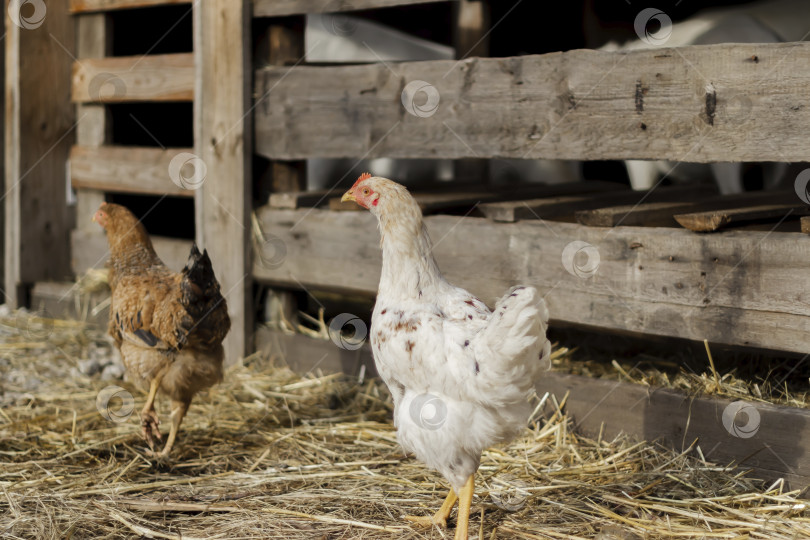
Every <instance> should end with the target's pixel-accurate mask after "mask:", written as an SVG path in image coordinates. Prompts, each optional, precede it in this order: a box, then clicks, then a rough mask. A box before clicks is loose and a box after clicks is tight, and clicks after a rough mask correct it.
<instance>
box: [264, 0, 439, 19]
mask: <svg viewBox="0 0 810 540" xmlns="http://www.w3.org/2000/svg"><path fill="white" fill-rule="evenodd" d="M436 1H437V0H339V1H337V2H336V1H335V0H253V16H254V17H279V16H285V15H304V14H306V13H335V12H339V11H357V10H360V9H376V8H386V7H393V6H406V5H411V4H427V3H430V2H436Z"/></svg>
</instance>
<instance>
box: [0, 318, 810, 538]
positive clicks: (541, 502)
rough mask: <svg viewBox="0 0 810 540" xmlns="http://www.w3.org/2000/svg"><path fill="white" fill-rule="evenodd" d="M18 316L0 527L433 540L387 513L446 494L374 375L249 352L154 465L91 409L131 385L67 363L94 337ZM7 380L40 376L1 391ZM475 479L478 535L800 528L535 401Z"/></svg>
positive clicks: (698, 470) (649, 449) (760, 491)
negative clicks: (412, 451) (23, 328)
mask: <svg viewBox="0 0 810 540" xmlns="http://www.w3.org/2000/svg"><path fill="white" fill-rule="evenodd" d="M26 321H27V319H26V318H25V317H22V318H19V317H17V318H15V317H6V318H5V319H3V320H2V321H0V331H1V332H4V333H3V349H4V350H5V351H7V354H6V355H5V356H4V357H3V358H4V363H3V365H2V366H0V373H2V379H1V380H2V381H3V385H4V388H3V391H4V392H5V394H6V395H10V396H12V398H11V399H7V400H6V402H5V404H4V406H3V409H2V414H1V415H0V416H2V418H0V456H2V458H1V459H2V468H0V489H1V491H0V535H3V536H5V537H9V538H31V537H37V538H90V537H92V538H118V537H132V536H133V535H136V536H142V537H147V538H181V537H182V538H302V539H303V538H392V537H396V538H444V537H447V535H448V533H447V532H440V531H439V530H438V529H433V530H415V529H411V528H410V527H408V526H407V525H405V524H404V523H403V521H402V520H401V519H400V516H401V515H403V514H406V513H409V514H422V515H424V514H428V513H431V512H433V511H435V510H436V509H437V508H438V506H439V505H440V504H441V501H442V499H443V497H444V495H445V493H446V491H445V490H446V486H445V485H444V483H443V482H442V480H441V479H440V478H438V477H437V476H436V475H435V474H433V473H431V472H430V471H427V470H426V469H425V468H424V467H423V466H422V465H421V464H419V463H418V462H417V461H415V460H414V459H412V458H407V457H405V456H403V454H402V452H401V450H400V449H399V447H398V445H397V443H396V439H395V434H394V431H393V429H392V426H391V424H390V415H391V405H390V403H391V402H390V398H389V396H388V394H387V392H386V391H385V389H384V387H382V386H381V385H380V384H378V383H377V382H375V381H364V382H363V383H362V384H358V381H357V380H351V379H348V378H347V377H345V376H342V375H326V376H323V375H314V374H310V375H308V376H305V377H300V376H298V375H295V374H293V373H292V372H290V371H289V370H288V369H286V368H285V367H279V366H276V365H274V364H273V362H272V361H271V360H270V359H267V358H263V357H261V356H259V355H256V356H254V357H251V358H249V359H247V361H246V363H245V365H244V366H240V367H236V368H234V369H232V370H230V371H229V372H228V374H227V378H226V381H225V382H224V383H223V384H221V385H219V386H218V387H216V388H215V389H213V390H212V391H210V392H208V393H206V394H203V395H201V396H199V397H198V399H197V400H196V401H195V403H194V404H193V405H192V408H191V411H190V413H189V415H188V417H187V418H186V421H185V423H184V425H183V429H182V432H181V437H180V439H179V443H178V445H177V446H176V447H175V452H174V454H173V456H172V460H171V462H167V463H158V462H154V461H151V460H150V459H148V458H147V457H146V456H145V455H144V452H143V446H144V445H143V442H142V441H141V439H140V438H139V435H138V420H137V414H133V415H132V416H130V417H129V418H127V419H126V421H124V422H121V423H116V422H113V421H110V420H107V419H105V418H104V417H102V415H101V414H100V413H99V412H98V410H97V409H96V397H97V395H98V394H99V391H100V390H101V389H102V388H104V387H106V386H108V385H110V384H115V385H120V386H122V387H123V388H125V389H127V390H129V391H131V392H132V393H133V395H134V396H135V410H136V411H137V409H138V408H139V407H140V406H141V404H142V403H143V399H144V396H143V395H141V394H139V393H136V392H135V390H134V389H133V388H132V387H130V386H129V385H128V384H127V383H123V382H120V381H119V382H115V381H112V382H111V381H102V380H101V379H100V375H99V374H96V375H93V376H86V375H83V374H82V372H81V371H80V370H78V369H73V368H76V367H77V366H78V363H79V361H80V360H81V359H82V358H83V357H84V355H86V354H87V350H88V349H90V348H93V347H96V348H97V349H98V348H101V347H103V346H104V345H103V337H102V335H101V333H100V332H98V331H93V330H90V329H88V328H85V327H83V326H81V325H76V324H67V323H60V324H58V325H51V326H50V327H49V331H48V335H47V339H43V340H42V341H40V342H39V343H34V342H32V341H31V340H30V339H28V340H26V339H24V338H25V336H20V335H18V334H16V333H15V332H14V330H13V328H14V327H15V326H19V325H20V323H21V322H22V323H23V325H25V324H27V322H26ZM46 326H47V325H46ZM29 337H30V336H29ZM94 344H95V345H94ZM9 373H14V374H15V376H14V377H13V381H23V382H25V381H27V380H28V379H26V376H27V375H25V374H26V373H28V375H30V376H31V377H36V378H37V380H38V381H39V382H40V383H41V384H40V385H39V386H36V385H34V386H36V387H34V386H31V385H30V384H29V387H27V388H25V389H22V388H16V387H14V384H17V383H15V382H13V381H10V379H11V378H7V375H8V374H9ZM59 374H62V375H61V376H59ZM160 405H162V406H163V407H162V408H161V412H162V413H163V414H164V418H165V414H166V411H165V403H163V402H162V401H161V403H160ZM112 406H113V408H115V407H116V405H115V403H113V405H112ZM563 410H564V406H563ZM476 481H477V486H478V490H477V492H476V498H475V500H474V502H473V517H472V518H471V532H473V533H475V535H476V537H480V538H487V539H490V538H600V539H601V540H609V539H616V540H618V539H634V538H650V539H652V538H673V537H684V538H729V539H742V538H752V539H753V538H768V539H788V538H790V539H795V538H806V537H808V536H810V515H808V511H807V508H806V501H802V500H800V499H797V497H796V494H795V493H782V492H781V491H780V486H779V485H777V486H774V487H772V489H770V490H769V491H766V490H767V489H768V488H767V487H766V486H763V485H762V484H761V483H760V482H757V481H755V480H751V479H748V478H747V477H746V476H745V475H744V474H743V473H742V472H740V471H737V470H728V469H726V468H724V467H723V466H718V465H715V464H712V463H706V462H703V461H701V460H699V459H697V458H695V457H692V456H691V455H690V454H686V453H684V454H679V453H676V452H672V451H670V450H666V449H663V448H660V447H658V446H656V445H655V444H650V443H643V442H641V443H639V442H634V441H631V440H628V439H626V438H617V439H615V440H591V439H587V438H584V437H580V436H578V435H576V434H574V433H572V432H571V431H569V421H568V419H567V418H566V417H565V415H564V414H561V411H560V407H559V406H558V405H557V403H556V401H555V399H554V398H552V397H546V398H545V400H544V401H543V403H542V406H541V407H538V409H537V414H536V415H535V416H534V417H533V421H532V422H531V425H530V429H527V430H526V432H525V433H524V435H523V436H522V437H521V438H520V439H519V440H517V441H515V442H513V443H512V444H510V445H509V446H508V447H505V448H499V449H493V450H490V451H489V452H487V453H486V454H485V455H484V457H483V460H482V464H481V469H480V472H479V474H478V475H477V477H476ZM479 527H480V528H479ZM450 533H452V531H450Z"/></svg>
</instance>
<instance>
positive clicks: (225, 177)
mask: <svg viewBox="0 0 810 540" xmlns="http://www.w3.org/2000/svg"><path fill="white" fill-rule="evenodd" d="M250 21H251V19H250V2H249V1H248V0H236V1H234V0H206V1H205V2H199V3H195V4H194V54H195V55H196V60H197V61H196V64H197V66H198V70H197V74H196V76H197V79H196V83H195V94H194V95H195V99H194V151H195V153H196V154H197V156H199V158H200V159H201V160H202V161H203V162H204V163H205V165H206V168H207V176H206V181H205V182H203V183H202V187H201V188H200V189H198V190H197V191H196V195H195V214H196V216H195V222H196V224H197V242H198V244H199V245H201V246H204V247H205V248H207V249H208V252H209V253H210V254H211V260H212V261H213V262H214V270H215V271H216V274H217V277H218V278H219V282H220V284H221V286H222V294H223V295H224V296H225V299H226V300H227V302H228V314H229V315H230V318H231V331H230V333H229V334H228V337H227V338H226V339H225V343H224V346H225V355H226V361H227V362H229V363H232V362H235V361H237V360H238V359H239V358H241V357H242V356H244V354H245V353H246V352H247V350H248V349H249V348H252V345H250V344H249V339H251V340H252V337H250V338H249V335H252V328H253V324H252V322H251V321H252V313H253V308H252V306H251V294H250V291H251V289H252V278H251V275H250V255H251V254H250V246H251V238H250V230H251V228H250V213H251V208H252V201H251V176H252V171H251V161H252V153H253V149H252V148H251V141H252V139H253V137H252V136H251V134H252V123H251V120H252V117H253V115H251V114H250V103H251V98H250V85H248V84H245V81H248V80H250V71H249V69H250V68H249V66H250V63H251V62H250V51H251V48H250ZM249 332H251V334H249Z"/></svg>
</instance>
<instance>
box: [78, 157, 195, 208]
mask: <svg viewBox="0 0 810 540" xmlns="http://www.w3.org/2000/svg"><path fill="white" fill-rule="evenodd" d="M191 151H192V149H190V148H166V149H160V148H148V147H134V146H99V147H91V146H74V147H73V149H72V150H71V152H70V179H71V182H72V183H73V187H74V188H89V189H97V190H101V191H118V192H124V193H145V194H155V195H173V196H178V197H192V196H194V191H193V190H190V189H184V188H183V187H181V186H180V185H177V184H176V183H175V182H173V181H172V180H171V177H170V174H169V164H170V163H171V161H172V159H174V158H175V157H177V155H178V154H180V153H184V152H185V153H188V152H191Z"/></svg>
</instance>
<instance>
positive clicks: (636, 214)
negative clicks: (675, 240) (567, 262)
mask: <svg viewBox="0 0 810 540" xmlns="http://www.w3.org/2000/svg"><path fill="white" fill-rule="evenodd" d="M697 204H698V203H697V202H654V203H642V204H626V205H620V206H609V207H607V208H595V209H593V210H578V211H577V212H576V213H575V214H574V215H575V217H576V219H577V223H581V224H582V225H587V226H588V227H617V226H619V225H624V226H625V227H630V226H640V227H677V226H678V222H677V221H675V218H674V217H673V216H674V214H675V213H676V212H687V211H689V210H691V209H692V208H694V207H695V206H696V205H697Z"/></svg>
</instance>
